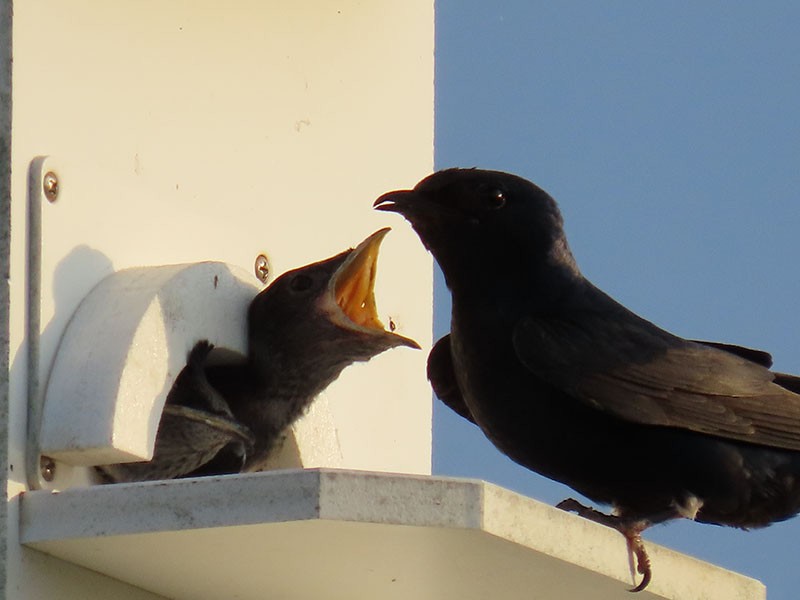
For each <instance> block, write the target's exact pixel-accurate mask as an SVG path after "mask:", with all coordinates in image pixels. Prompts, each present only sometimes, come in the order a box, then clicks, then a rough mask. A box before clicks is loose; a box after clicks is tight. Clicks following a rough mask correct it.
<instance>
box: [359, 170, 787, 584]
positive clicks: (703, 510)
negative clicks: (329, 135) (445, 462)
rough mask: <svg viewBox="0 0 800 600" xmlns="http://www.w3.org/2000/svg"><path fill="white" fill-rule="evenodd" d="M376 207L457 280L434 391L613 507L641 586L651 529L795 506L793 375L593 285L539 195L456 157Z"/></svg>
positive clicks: (773, 517)
mask: <svg viewBox="0 0 800 600" xmlns="http://www.w3.org/2000/svg"><path fill="white" fill-rule="evenodd" d="M375 206H376V208H378V209H379V210H387V211H394V212H398V213H400V214H402V215H403V216H404V217H406V219H408V221H409V222H410V223H411V225H412V226H413V227H414V229H415V230H416V231H417V233H418V234H419V236H420V238H421V240H422V242H423V244H424V245H425V246H426V247H427V248H428V249H429V250H430V251H431V252H432V253H433V255H434V257H435V258H436V260H437V261H438V263H439V265H440V266H441V268H442V271H443V273H444V276H445V280H446V283H447V286H448V288H449V289H450V290H451V292H452V299H453V309H452V310H453V312H452V321H451V333H450V335H449V336H446V337H445V338H443V339H442V340H439V342H438V343H437V344H436V345H435V346H434V348H433V350H432V352H431V355H430V358H429V361H428V375H429V378H430V380H431V383H432V385H433V388H434V390H435V391H436V393H437V395H439V397H440V398H441V399H442V400H443V401H444V402H445V403H446V404H447V405H448V406H450V407H451V408H453V410H455V411H456V412H457V413H459V414H461V415H462V416H464V417H465V418H467V419H469V420H471V421H473V422H474V423H476V424H477V425H478V426H479V427H480V428H481V429H482V430H483V432H484V433H485V434H486V435H487V436H488V437H489V439H491V440H492V442H493V443H494V444H495V445H496V446H497V447H498V448H499V449H500V450H501V451H503V452H504V453H506V454H507V455H508V456H509V457H511V458H512V459H513V460H515V461H517V462H518V463H520V464H522V465H524V466H526V467H528V468H530V469H532V470H534V471H537V472H539V473H541V474H543V475H545V476H547V477H550V478H552V479H555V480H557V481H561V482H563V483H566V484H567V485H569V486H571V487H572V488H574V489H575V490H577V491H579V492H581V493H582V494H584V495H585V496H587V497H589V498H591V499H593V500H595V501H598V502H603V503H608V504H612V505H614V507H615V508H616V510H617V514H618V515H619V517H609V519H611V520H614V519H617V521H616V523H617V525H616V526H617V528H619V529H620V530H621V531H623V532H624V533H626V537H628V539H629V542H631V543H632V544H633V549H634V551H636V553H637V556H638V558H639V566H640V571H647V573H646V574H645V578H644V581H643V582H642V584H640V586H638V588H637V589H642V588H643V587H644V585H646V584H647V582H648V581H649V568H648V567H647V564H646V562H647V561H646V553H644V549H643V547H641V542H640V541H638V544H639V546H638V547H637V546H636V543H637V540H638V535H639V533H640V532H641V530H643V529H644V528H645V527H647V526H648V525H650V524H652V523H655V522H660V521H663V520H666V519H668V518H676V517H678V516H689V517H693V518H696V520H698V521H702V522H707V523H716V524H721V525H731V526H736V527H744V528H747V527H759V526H764V525H768V524H769V523H772V522H774V521H779V520H782V519H786V518H788V517H791V516H793V515H794V514H796V513H797V512H798V510H800V395H798V393H797V392H799V391H800V378H797V377H795V376H792V375H785V374H780V373H774V372H771V371H770V370H769V367H770V366H771V364H772V359H771V357H770V355H769V354H767V353H766V352H762V351H759V350H752V349H749V348H742V347H739V346H733V345H729V344H720V343H715V342H697V341H691V340H685V339H682V338H679V337H677V336H675V335H672V334H670V333H668V332H666V331H664V330H662V329H660V328H658V327H657V326H655V325H653V324H652V323H650V322H648V321H646V320H644V319H642V318H641V317H639V316H637V315H636V314H634V313H632V312H631V311H629V310H628V309H626V308H625V307H623V306H622V305H620V304H619V303H617V302H616V301H614V300H613V299H612V298H610V297H609V296H608V295H606V294H605V293H603V292H602V291H601V290H599V289H598V288H596V287H595V286H594V285H592V284H591V283H590V282H589V281H588V280H587V279H585V278H584V277H583V275H582V274H581V272H580V270H579V269H578V266H577V264H576V263H575V260H574V258H573V256H572V253H571V252H570V250H569V246H568V244H567V240H566V237H565V235H564V231H563V228H562V219H561V215H560V213H559V210H558V207H557V205H556V203H555V201H554V200H553V199H552V198H551V197H550V196H549V195H548V194H547V193H546V192H545V191H544V190H542V189H541V188H539V187H537V186H536V185H534V184H533V183H531V182H529V181H527V180H525V179H522V178H520V177H517V176H515V175H511V174H508V173H502V172H496V171H483V170H478V169H450V170H446V171H441V172H438V173H434V174H433V175H431V176H429V177H427V178H426V179H424V180H422V181H421V182H420V183H419V184H417V186H416V187H415V188H414V189H413V190H403V191H397V192H390V193H388V194H385V195H383V196H381V197H380V198H379V199H378V200H377V201H376V202H375ZM569 507H570V508H575V507H574V505H569ZM590 512H592V511H590V509H586V511H584V512H582V514H587V516H592V515H590V514H588V513H590ZM598 514H599V513H598Z"/></svg>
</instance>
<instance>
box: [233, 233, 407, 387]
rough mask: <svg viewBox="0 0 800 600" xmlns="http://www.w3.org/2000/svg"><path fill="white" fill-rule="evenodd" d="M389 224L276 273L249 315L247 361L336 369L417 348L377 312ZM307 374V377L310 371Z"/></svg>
mask: <svg viewBox="0 0 800 600" xmlns="http://www.w3.org/2000/svg"><path fill="white" fill-rule="evenodd" d="M388 231H389V228H385V229H381V230H380V231H377V232H375V233H373V234H372V235H371V236H369V237H368V238H367V239H366V240H364V241H363V242H361V243H360V244H359V245H358V246H357V247H356V248H354V249H350V250H346V251H345V252H342V253H340V254H337V255H336V256H334V257H332V258H329V259H327V260H323V261H320V262H316V263H313V264H310V265H306V266H304V267H300V268H298V269H294V270H292V271H288V272H286V273H284V274H283V275H281V276H280V277H278V278H277V279H276V280H275V281H274V282H273V283H272V284H271V285H270V286H269V287H268V288H266V289H265V290H264V291H262V292H261V293H259V294H258V295H257V296H256V297H255V299H254V300H253V302H252V303H251V305H250V310H249V315H248V327H249V345H250V355H251V359H252V358H253V357H255V358H256V360H259V359H263V358H267V357H269V360H274V361H277V362H278V363H281V364H286V365H295V366H296V367H301V366H302V367H304V368H308V369H314V368H315V367H319V368H320V369H322V370H325V371H326V372H328V371H331V370H332V371H335V375H334V378H335V376H338V374H339V372H340V371H341V370H342V369H343V368H344V367H346V366H347V365H349V364H350V363H352V362H355V361H366V360H369V359H370V358H372V357H373V356H375V355H376V354H379V353H381V352H383V351H385V350H388V349H390V348H393V347H395V346H409V347H411V348H419V345H418V344H417V343H416V342H415V341H414V340H412V339H410V338H407V337H404V336H402V335H398V334H396V333H394V332H392V331H387V330H386V329H385V328H384V326H383V324H382V323H381V321H380V319H379V318H378V314H377V307H376V304H375V293H374V285H375V276H376V272H377V260H378V248H379V246H380V243H381V241H382V240H383V238H384V236H385V235H386V233H387V232H388ZM310 376H311V375H310Z"/></svg>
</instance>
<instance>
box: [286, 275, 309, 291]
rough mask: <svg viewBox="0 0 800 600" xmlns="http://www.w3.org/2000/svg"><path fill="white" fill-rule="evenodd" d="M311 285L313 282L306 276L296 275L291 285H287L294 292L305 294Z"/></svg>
mask: <svg viewBox="0 0 800 600" xmlns="http://www.w3.org/2000/svg"><path fill="white" fill-rule="evenodd" d="M313 284H314V280H313V279H311V277H309V276H308V275H297V276H295V277H294V278H293V279H292V281H291V283H289V287H290V288H292V290H294V291H295V292H305V291H306V290H308V289H310V288H311V286H312V285H313Z"/></svg>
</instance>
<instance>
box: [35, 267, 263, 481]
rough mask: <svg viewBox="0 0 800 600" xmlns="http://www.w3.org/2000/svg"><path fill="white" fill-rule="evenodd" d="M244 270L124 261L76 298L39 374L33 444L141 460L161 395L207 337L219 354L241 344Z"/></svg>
mask: <svg viewBox="0 0 800 600" xmlns="http://www.w3.org/2000/svg"><path fill="white" fill-rule="evenodd" d="M252 278H253V277H252V275H249V276H248V274H247V273H244V272H243V271H242V270H241V269H239V268H237V267H232V266H230V265H227V264H224V263H220V262H202V263H196V264H182V265H169V266H159V267H140V268H132V269H126V270H123V271H120V272H118V273H114V274H112V275H110V276H108V277H107V278H106V279H104V280H103V281H101V282H100V283H99V284H98V285H97V286H96V287H95V288H94V289H93V290H92V291H91V292H90V293H89V294H88V295H87V296H86V298H84V300H83V301H82V302H81V304H80V306H79V307H78V309H77V310H76V312H75V314H74V315H73V316H72V319H71V320H70V322H69V325H68V326H67V329H66V331H65V332H64V335H63V337H62V339H61V342H60V344H59V346H58V351H57V354H56V358H55V362H54V364H53V368H52V371H51V373H50V377H49V380H48V384H47V391H46V395H45V403H44V411H43V415H42V428H41V437H40V444H41V452H42V454H43V455H46V456H48V457H50V458H53V459H56V460H59V461H63V462H66V463H69V464H72V465H85V466H89V465H99V464H109V463H117V462H134V461H142V460H149V459H150V458H152V456H153V448H154V445H155V437H156V432H157V430H158V423H159V420H160V418H161V411H162V409H163V407H164V401H165V400H166V398H167V394H168V393H169V390H170V388H171V387H172V383H173V382H174V380H175V378H176V377H177V376H178V373H180V371H181V369H183V367H184V366H185V365H186V357H187V354H188V352H189V350H191V348H192V347H193V346H194V344H195V343H196V342H197V341H199V340H201V339H207V340H209V341H210V342H211V343H212V344H214V345H215V346H216V347H217V348H218V349H220V350H221V349H225V350H227V351H228V352H227V353H226V354H227V356H222V357H220V354H221V352H218V354H217V356H216V357H214V358H216V359H217V360H224V361H236V360H243V358H244V355H245V354H246V352H247V308H248V306H249V304H250V301H251V300H252V299H253V297H254V296H255V295H256V294H257V293H258V291H259V290H258V287H257V286H256V285H254V284H253V283H251V282H250V280H251V279H252Z"/></svg>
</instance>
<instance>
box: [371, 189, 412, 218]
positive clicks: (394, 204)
mask: <svg viewBox="0 0 800 600" xmlns="http://www.w3.org/2000/svg"><path fill="white" fill-rule="evenodd" d="M418 196H419V194H417V192H415V191H414V190H395V191H394V192H386V193H385V194H383V195H382V196H381V197H380V198H378V199H377V200H375V202H374V203H373V204H372V206H373V208H375V210H385V211H387V212H396V213H400V214H401V215H405V214H406V211H407V210H408V208H409V207H410V206H411V205H412V204H413V203H414V201H415V200H416V199H417V198H418Z"/></svg>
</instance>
